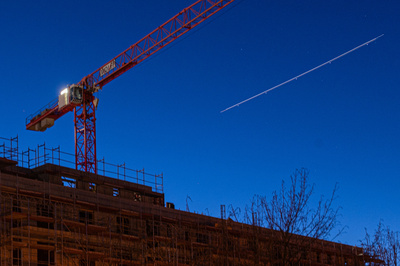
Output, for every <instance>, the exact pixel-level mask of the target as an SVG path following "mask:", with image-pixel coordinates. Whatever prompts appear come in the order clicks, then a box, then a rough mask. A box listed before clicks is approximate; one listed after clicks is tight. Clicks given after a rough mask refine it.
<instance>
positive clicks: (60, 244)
mask: <svg viewBox="0 0 400 266" xmlns="http://www.w3.org/2000/svg"><path fill="white" fill-rule="evenodd" d="M153 177H154V178H156V176H153ZM0 232H1V239H0V265H30V266H33V265H34V266H42V265H90V266H99V265H281V264H279V261H280V253H279V248H278V247H277V246H275V244H274V243H275V242H271V234H272V233H273V231H272V230H269V229H266V228H262V227H258V226H254V225H251V224H245V223H239V222H235V221H233V220H231V219H229V218H228V219H227V218H226V214H225V208H224V206H222V208H221V217H218V218H217V217H210V216H207V215H202V214H196V213H192V212H188V211H182V210H177V209H175V208H174V205H173V204H172V203H167V204H165V199H164V194H163V192H162V189H161V192H160V189H159V186H153V187H152V186H148V185H145V184H138V183H136V182H132V181H126V180H121V179H117V178H111V177H107V176H105V175H101V174H94V173H88V172H82V171H78V170H75V169H71V168H68V167H64V166H61V165H56V164H52V163H45V164H43V165H40V166H36V167H33V168H27V167H21V166H18V161H17V160H14V158H13V157H12V156H9V157H4V158H1V156H0ZM296 237H298V238H301V236H296ZM307 243H308V244H307V245H304V246H300V247H299V246H297V247H295V248H296V249H297V250H299V251H300V252H306V253H307V254H306V256H304V258H303V259H302V260H301V262H299V263H300V264H299V265H365V261H367V258H366V256H365V255H364V254H363V250H362V249H361V248H359V247H354V246H349V245H344V244H339V243H334V242H329V241H323V240H316V241H312V242H311V241H308V242H307ZM296 265H297V264H296Z"/></svg>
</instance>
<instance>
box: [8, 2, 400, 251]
mask: <svg viewBox="0 0 400 266" xmlns="http://www.w3.org/2000/svg"><path fill="white" fill-rule="evenodd" d="M193 2H194V1H192V0H174V1H162V0H149V1H122V0H121V1H105V0H101V1H82V0H79V1H40V0H38V1H27V0H26V1H19V0H16V1H1V2H0V24H1V26H2V27H1V30H0V33H1V39H0V73H1V74H0V75H1V83H0V89H1V97H0V112H1V114H2V116H1V117H2V124H1V126H0V136H1V137H11V136H15V135H17V134H18V135H19V138H20V146H21V149H25V148H26V147H28V146H30V147H34V146H35V145H37V144H42V143H43V142H44V141H45V142H46V145H48V146H53V147H56V146H58V145H61V149H62V150H63V151H66V152H70V153H73V152H74V133H73V132H74V130H73V115H72V114H68V115H66V116H64V117H62V118H61V119H60V120H58V121H56V124H55V126H54V127H53V128H51V129H49V130H47V131H46V132H44V133H38V132H31V131H26V130H25V117H26V116H28V115H29V114H30V113H33V112H35V111H36V110H37V109H39V108H40V107H42V106H43V105H45V104H46V103H47V102H49V101H50V100H52V99H54V98H55V97H57V95H58V94H59V92H60V91H61V89H62V88H63V87H64V86H65V85H67V84H72V83H76V82H79V81H80V80H81V78H82V77H84V76H86V75H88V74H90V73H92V72H93V71H94V70H96V69H97V68H99V67H100V66H102V65H103V64H105V63H106V62H107V61H108V60H110V59H112V58H113V57H114V56H116V55H118V54H119V53H120V52H122V51H123V50H125V49H126V48H128V47H129V46H130V45H131V44H133V43H135V42H136V41H138V40H140V39H141V38H142V37H144V36H145V35H146V34H148V33H149V32H151V31H152V30H153V29H155V28H156V27H157V26H159V25H161V24H162V23H164V22H165V21H166V20H168V19H169V18H170V17H172V16H174V15H175V14H176V13H178V12H179V11H181V10H182V9H183V8H184V7H186V6H188V5H190V4H191V3H193ZM236 2H237V3H235V4H234V7H229V8H228V10H227V11H225V12H223V14H222V15H221V14H219V15H217V16H216V17H213V18H212V19H211V23H207V24H206V25H205V26H204V25H203V26H201V27H200V28H199V29H196V31H195V32H192V33H190V34H189V35H188V36H185V37H184V38H183V40H180V41H178V42H176V43H174V44H173V45H172V46H170V47H169V48H167V49H166V50H165V51H162V52H159V53H158V54H157V55H155V56H153V57H152V58H151V59H149V60H147V61H146V62H144V63H143V64H141V65H139V66H137V67H135V68H133V69H132V70H130V71H129V72H127V73H125V74H124V75H123V76H121V77H119V78H118V79H116V80H114V81H112V82H111V83H109V84H107V85H106V86H105V87H104V88H103V91H101V92H100V93H98V95H97V97H98V98H99V99H100V102H99V108H98V110H97V150H98V157H99V158H102V157H103V156H104V157H105V159H106V161H109V162H112V163H116V164H117V163H118V164H120V163H123V162H126V164H127V166H129V167H130V168H135V169H136V168H137V169H141V168H143V167H144V168H145V169H146V171H148V172H150V173H161V172H163V173H164V176H165V179H164V190H165V196H166V201H168V202H174V203H175V205H176V207H177V208H180V209H185V200H186V197H187V195H189V196H190V197H191V199H192V201H191V202H189V204H190V209H191V210H195V211H196V212H200V213H201V212H204V213H207V211H208V212H209V213H210V214H211V215H214V216H219V215H220V205H221V204H225V205H226V206H228V205H230V204H233V205H234V206H238V207H241V208H242V210H243V209H244V208H243V207H244V205H245V204H246V203H248V202H249V200H250V199H251V197H252V196H253V195H254V194H261V195H267V197H270V195H271V193H272V191H273V190H276V189H279V186H280V182H281V180H282V179H286V180H287V178H289V176H290V174H291V173H292V172H293V171H294V170H295V169H296V168H301V167H306V168H308V169H309V170H310V179H311V182H313V183H315V184H316V192H315V196H316V200H317V199H318V197H319V196H320V195H321V194H325V195H326V196H328V194H329V193H330V192H331V191H332V189H333V187H334V185H335V183H336V182H338V183H339V187H340V190H339V198H338V200H337V204H338V205H341V206H342V207H343V211H342V215H343V217H342V218H341V221H342V224H343V225H347V226H348V229H347V230H346V231H347V233H346V234H344V235H342V236H341V237H340V238H339V239H338V240H339V241H341V242H344V243H349V244H358V240H359V239H362V238H363V237H364V228H365V227H367V228H368V229H369V230H370V231H373V230H374V229H375V227H376V225H377V223H378V222H379V220H380V219H383V220H384V222H385V223H386V224H388V225H390V226H391V227H392V228H393V229H394V230H400V224H399V220H400V207H399V202H400V196H399V192H398V190H399V189H398V188H399V185H400V174H399V165H400V139H399V136H400V123H399V121H400V105H399V103H400V92H399V85H398V84H399V83H400V75H399V70H400V56H399V48H398V47H399V43H400V26H399V25H400V16H399V14H400V3H399V2H398V1H395V0H384V1H382V0H374V1H372V0H365V1H344V0H343V1H316V0H315V1H311V0H307V1H289V0H282V1H266V0H242V1H236ZM380 34H385V36H384V37H382V38H380V39H379V40H378V41H376V42H374V43H372V44H370V45H368V46H366V47H363V48H361V49H359V50H357V51H356V52H354V53H352V54H349V55H347V56H346V57H344V58H341V59H340V60H338V61H335V62H334V63H332V64H331V65H328V66H326V67H324V68H321V69H319V70H317V71H314V72H312V73H311V74H309V75H307V76H305V77H303V78H301V79H299V80H297V81H295V82H292V83H290V84H288V85H285V86H283V87H281V88H279V89H277V90H275V91H273V92H271V93H269V94H267V95H265V96H261V97H259V98H257V99H254V100H253V101H251V102H248V103H246V104H244V105H242V106H240V107H239V108H234V109H232V110H230V111H228V112H225V113H223V114H220V111H221V110H223V109H225V108H226V107H229V106H230V105H233V104H235V103H237V102H239V101H241V100H244V99H246V98H248V97H250V96H253V95H254V94H257V93H259V92H261V91H264V90H266V89H268V88H270V87H272V86H275V85H277V84H279V83H281V82H283V81H285V80H287V79H289V78H292V77H293V76H296V75H298V74H300V73H302V72H304V71H306V70H308V69H310V68H312V67H315V66H317V65H319V64H321V63H323V62H325V61H327V60H329V59H331V58H333V57H335V56H337V55H339V54H341V53H343V52H345V51H347V50H349V49H351V48H353V47H355V46H357V45H359V44H361V43H363V42H366V41H368V40H370V39H372V38H374V37H376V36H378V35H380Z"/></svg>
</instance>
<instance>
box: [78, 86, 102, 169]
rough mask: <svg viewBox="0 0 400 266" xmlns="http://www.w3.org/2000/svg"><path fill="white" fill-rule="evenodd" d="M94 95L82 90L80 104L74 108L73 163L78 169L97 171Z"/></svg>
mask: <svg viewBox="0 0 400 266" xmlns="http://www.w3.org/2000/svg"><path fill="white" fill-rule="evenodd" d="M93 100H94V97H93V95H92V94H91V93H90V92H87V90H84V92H83V102H82V105H79V106H76V107H75V109H74V118H75V119H74V121H75V163H76V169H77V170H80V171H85V172H90V173H97V158H96V116H95V109H96V108H95V106H94V104H93Z"/></svg>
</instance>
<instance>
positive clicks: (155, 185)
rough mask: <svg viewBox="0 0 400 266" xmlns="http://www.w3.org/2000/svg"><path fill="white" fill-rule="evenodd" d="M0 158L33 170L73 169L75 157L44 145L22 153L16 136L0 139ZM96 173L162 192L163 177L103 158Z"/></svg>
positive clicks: (58, 148)
mask: <svg viewBox="0 0 400 266" xmlns="http://www.w3.org/2000/svg"><path fill="white" fill-rule="evenodd" d="M0 157H3V158H6V159H9V160H12V161H16V162H17V163H18V165H19V166H21V167H24V168H28V169H33V168H37V167H39V166H42V165H45V164H54V165H58V166H65V167H69V168H76V167H75V155H74V154H71V153H68V152H64V151H62V150H61V148H60V146H58V147H55V148H54V147H48V146H47V145H46V143H43V144H41V145H37V146H36V147H35V148H30V147H28V148H27V149H26V150H23V151H22V152H20V151H19V141H18V136H16V137H14V138H3V137H0ZM97 165H98V167H97V169H98V173H99V174H102V175H103V176H108V177H113V178H116V179H119V180H124V181H129V182H132V183H137V184H142V185H146V186H150V187H152V189H153V190H154V191H156V192H159V193H163V192H164V176H163V173H161V174H151V173H148V172H146V171H145V169H144V168H143V169H139V170H137V169H132V168H129V167H127V166H126V164H125V162H124V163H122V164H112V163H109V162H106V161H105V159H104V157H103V159H101V160H98V161H97Z"/></svg>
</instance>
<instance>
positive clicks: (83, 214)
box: [79, 211, 93, 224]
mask: <svg viewBox="0 0 400 266" xmlns="http://www.w3.org/2000/svg"><path fill="white" fill-rule="evenodd" d="M79 222H80V223H88V224H93V212H91V211H79Z"/></svg>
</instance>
